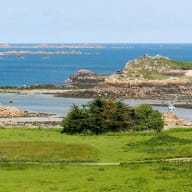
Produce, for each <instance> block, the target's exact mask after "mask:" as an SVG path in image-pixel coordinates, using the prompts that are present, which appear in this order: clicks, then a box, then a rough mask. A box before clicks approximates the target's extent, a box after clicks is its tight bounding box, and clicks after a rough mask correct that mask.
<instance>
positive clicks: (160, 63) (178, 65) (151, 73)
mask: <svg viewBox="0 0 192 192" xmlns="http://www.w3.org/2000/svg"><path fill="white" fill-rule="evenodd" d="M144 66H145V67H146V66H148V67H152V68H153V70H140V69H141V68H143V67H144ZM129 67H130V69H129V70H128V72H127V73H126V74H127V75H128V76H129V77H132V78H138V77H140V76H142V77H144V78H145V79H151V80H155V79H157V80H163V79H167V78H169V77H170V76H168V75H165V74H160V73H158V72H157V71H156V70H157V69H160V68H161V67H163V68H167V69H184V70H187V69H192V62H183V61H175V60H167V59H164V58H161V59H151V58H145V59H141V60H138V61H137V63H130V64H129Z"/></svg>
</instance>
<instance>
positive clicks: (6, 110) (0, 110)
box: [0, 104, 55, 118]
mask: <svg viewBox="0 0 192 192" xmlns="http://www.w3.org/2000/svg"><path fill="white" fill-rule="evenodd" d="M53 115H55V114H48V113H34V112H28V111H20V110H19V109H17V108H16V107H10V106H3V105H1V104H0V118H7V117H8V118H10V117H49V116H53Z"/></svg>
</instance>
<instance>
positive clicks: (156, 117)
mask: <svg viewBox="0 0 192 192" xmlns="http://www.w3.org/2000/svg"><path fill="white" fill-rule="evenodd" d="M134 116H135V123H136V129H137V130H138V131H143V130H156V131H161V129H162V128H163V126H164V122H163V120H162V118H161V113H160V112H159V111H156V110H153V108H152V106H151V105H148V104H142V105H140V106H138V107H135V115H134Z"/></svg>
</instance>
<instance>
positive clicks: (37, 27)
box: [0, 0, 192, 43]
mask: <svg viewBox="0 0 192 192" xmlns="http://www.w3.org/2000/svg"><path fill="white" fill-rule="evenodd" d="M0 2H1V3H0V43H192V11H191V7H192V0H0Z"/></svg>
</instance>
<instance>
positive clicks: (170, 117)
mask: <svg viewBox="0 0 192 192" xmlns="http://www.w3.org/2000/svg"><path fill="white" fill-rule="evenodd" d="M162 119H163V121H164V123H165V126H172V127H174V126H177V127H178V126H186V127H192V121H185V120H183V119H181V118H179V117H178V116H176V115H175V114H174V113H172V112H168V113H162Z"/></svg>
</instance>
